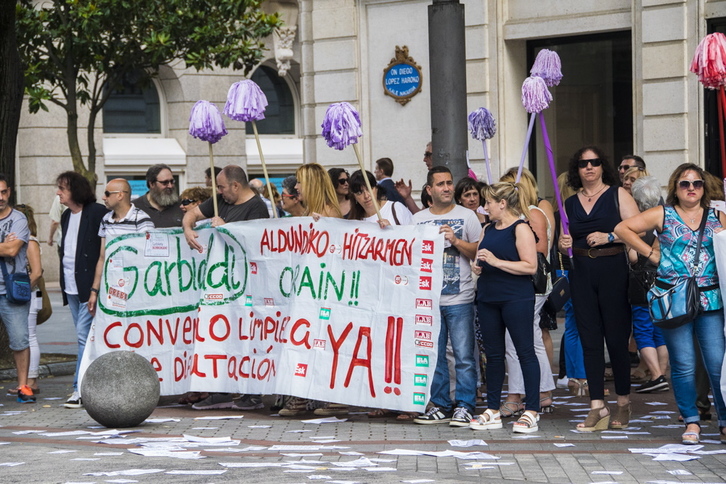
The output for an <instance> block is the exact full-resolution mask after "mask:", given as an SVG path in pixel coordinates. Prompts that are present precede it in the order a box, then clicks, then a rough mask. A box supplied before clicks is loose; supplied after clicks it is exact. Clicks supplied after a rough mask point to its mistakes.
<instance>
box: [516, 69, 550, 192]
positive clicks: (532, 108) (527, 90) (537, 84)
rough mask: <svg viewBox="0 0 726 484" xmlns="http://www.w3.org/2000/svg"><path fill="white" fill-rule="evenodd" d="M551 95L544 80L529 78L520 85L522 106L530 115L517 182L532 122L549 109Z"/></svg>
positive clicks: (527, 146) (525, 153) (520, 173)
mask: <svg viewBox="0 0 726 484" xmlns="http://www.w3.org/2000/svg"><path fill="white" fill-rule="evenodd" d="M551 101H552V94H550V91H549V89H547V84H545V81H544V79H542V78H541V77H535V76H529V77H528V78H527V79H525V80H524V83H523V84H522V105H523V106H524V109H525V110H526V111H527V112H528V113H529V114H530V116H529V126H528V127H527V136H526V137H525V139H524V148H523V149H522V157H521V158H520V160H519V169H518V170H517V180H516V182H517V183H519V179H520V178H521V177H522V169H523V168H524V160H525V159H526V157H527V148H529V140H530V139H531V138H532V130H533V129H534V120H535V118H536V117H537V115H538V114H540V113H541V112H542V111H544V110H545V109H547V108H548V107H550V102H551Z"/></svg>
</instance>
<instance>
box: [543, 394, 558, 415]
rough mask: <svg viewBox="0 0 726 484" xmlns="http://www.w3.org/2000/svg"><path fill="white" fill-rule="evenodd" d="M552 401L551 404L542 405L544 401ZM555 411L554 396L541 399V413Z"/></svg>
mask: <svg viewBox="0 0 726 484" xmlns="http://www.w3.org/2000/svg"><path fill="white" fill-rule="evenodd" d="M547 400H549V401H550V404H549V405H542V402H544V401H547ZM554 411H555V405H554V403H552V397H544V398H540V399H539V412H540V413H553V412H554Z"/></svg>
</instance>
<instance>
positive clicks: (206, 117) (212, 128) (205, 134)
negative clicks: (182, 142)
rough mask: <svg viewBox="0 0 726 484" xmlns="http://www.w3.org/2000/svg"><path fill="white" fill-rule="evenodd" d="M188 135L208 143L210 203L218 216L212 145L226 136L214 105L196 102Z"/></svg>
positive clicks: (190, 115)
mask: <svg viewBox="0 0 726 484" xmlns="http://www.w3.org/2000/svg"><path fill="white" fill-rule="evenodd" d="M189 134H190V135H192V136H194V137H195V138H198V139H200V140H202V141H206V142H208V143H209V164H210V166H211V170H212V177H211V178H212V201H213V202H212V203H213V204H214V216H215V217H218V216H219V210H218V209H217V180H216V177H215V176H214V150H213V149H212V145H213V144H214V143H216V142H217V141H219V140H221V139H222V137H223V136H224V135H226V134H227V128H225V127H224V120H223V119H222V115H221V114H220V112H219V109H217V106H216V105H215V104H212V103H210V102H209V101H197V102H196V103H195V104H194V106H193V107H192V112H191V113H190V114H189Z"/></svg>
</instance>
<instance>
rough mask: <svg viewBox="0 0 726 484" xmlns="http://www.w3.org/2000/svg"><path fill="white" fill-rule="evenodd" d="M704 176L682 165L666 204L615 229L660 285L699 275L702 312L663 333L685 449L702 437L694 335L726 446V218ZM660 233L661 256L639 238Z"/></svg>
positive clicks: (689, 165)
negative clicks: (720, 247) (721, 264)
mask: <svg viewBox="0 0 726 484" xmlns="http://www.w3.org/2000/svg"><path fill="white" fill-rule="evenodd" d="M705 179H706V175H705V173H704V172H703V170H702V169H701V167H699V166H697V165H694V164H692V163H684V164H682V165H680V166H679V167H678V168H676V170H675V171H674V172H673V174H672V175H671V178H670V180H669V181H668V197H667V199H666V205H665V206H664V207H663V206H659V207H654V208H651V209H650V210H646V211H645V212H643V213H641V214H640V215H638V216H637V217H633V218H631V219H628V220H626V221H624V222H622V223H621V224H620V225H618V226H617V227H616V229H615V230H616V232H617V233H618V236H619V237H621V238H622V239H623V240H624V241H625V243H627V244H628V245H629V246H630V247H632V248H633V249H635V250H636V251H637V252H638V253H639V254H642V255H644V256H645V257H647V258H648V260H650V261H652V262H653V263H657V264H658V270H657V271H656V285H657V286H658V287H665V288H668V287H672V286H674V285H675V284H678V283H680V282H682V281H683V280H684V279H686V278H688V277H690V276H694V275H695V276H696V280H697V282H698V287H699V289H700V296H701V310H702V312H701V313H700V314H699V315H698V316H697V317H696V319H694V320H693V321H691V322H689V323H686V324H684V325H683V326H680V327H678V328H673V329H663V328H661V330H662V332H663V337H664V338H665V342H666V346H667V347H668V355H669V357H670V362H671V380H672V383H673V393H674V394H675V397H676V404H677V405H678V410H679V411H680V412H681V416H682V417H683V421H684V422H685V423H686V432H685V433H684V434H683V435H682V436H681V440H682V442H683V443H684V444H698V442H699V439H700V434H701V427H700V425H699V423H698V422H699V415H698V408H697V407H696V397H697V391H696V374H695V370H696V357H697V356H696V351H695V348H694V344H693V337H694V334H695V337H696V340H697V341H698V345H699V346H700V348H701V355H702V358H703V363H704V366H705V367H706V372H707V374H708V379H709V381H710V383H711V388H712V389H713V402H714V405H715V407H716V413H717V415H718V425H719V429H720V433H721V442H722V443H726V404H725V403H724V400H726V397H724V393H723V387H722V385H721V378H722V366H723V362H724V353H725V352H726V338H724V310H723V301H722V300H721V291H720V289H719V277H718V273H717V272H716V256H715V253H714V244H713V236H714V235H715V234H717V233H719V232H721V231H722V230H723V227H724V223H726V214H724V213H723V212H716V211H715V210H713V209H711V208H709V207H710V204H711V199H712V197H713V195H714V194H715V193H714V192H713V189H712V188H711V187H710V186H709V185H708V184H707V183H704V180H705ZM703 217H707V218H706V226H705V227H704V233H703V235H702V242H701V250H700V252H699V253H698V259H697V260H694V257H695V252H696V247H697V245H698V239H699V237H701V231H700V230H699V228H700V225H701V221H702V220H703ZM652 230H657V231H658V241H659V242H660V253H658V251H656V250H653V249H652V248H651V247H649V246H648V244H646V243H645V242H643V241H642V240H641V239H640V237H638V233H641V232H650V231H652Z"/></svg>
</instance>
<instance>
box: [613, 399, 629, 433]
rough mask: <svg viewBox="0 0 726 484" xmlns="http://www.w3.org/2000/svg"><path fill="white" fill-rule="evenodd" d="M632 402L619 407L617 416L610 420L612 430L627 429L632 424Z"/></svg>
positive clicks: (616, 412)
mask: <svg viewBox="0 0 726 484" xmlns="http://www.w3.org/2000/svg"><path fill="white" fill-rule="evenodd" d="M630 414H631V410H630V402H628V403H626V404H625V405H618V408H617V410H616V411H615V415H613V417H612V418H611V419H610V422H611V423H610V428H612V429H626V428H628V424H629V423H630Z"/></svg>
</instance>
